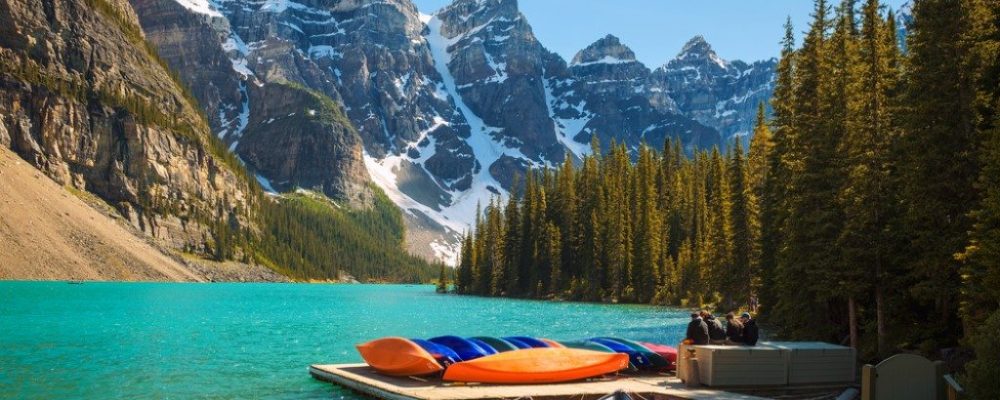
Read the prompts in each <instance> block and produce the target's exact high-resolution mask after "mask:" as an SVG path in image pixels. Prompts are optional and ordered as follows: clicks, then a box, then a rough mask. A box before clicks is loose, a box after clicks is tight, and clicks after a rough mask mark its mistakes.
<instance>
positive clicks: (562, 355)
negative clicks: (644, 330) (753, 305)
mask: <svg viewBox="0 0 1000 400" xmlns="http://www.w3.org/2000/svg"><path fill="white" fill-rule="evenodd" d="M357 349H358V352H359V353H361V357H362V358H364V359H365V362H367V363H368V365H369V366H371V367H372V368H374V369H375V370H376V371H378V372H380V373H382V374H386V375H393V376H421V375H435V374H441V373H442V372H443V379H444V380H446V381H454V382H480V383H497V384H519V383H555V382H568V381H575V380H582V379H587V378H593V377H597V376H602V375H608V374H614V373H617V372H620V371H632V372H637V371H667V370H673V369H674V367H675V366H676V360H677V351H676V349H674V348H673V347H670V346H663V345H657V344H652V343H640V342H634V341H631V340H627V339H621V338H609V337H601V338H592V339H587V340H580V341H568V342H557V341H554V340H550V339H545V338H534V337H528V336H508V337H503V338H498V337H488V336H479V337H468V338H463V337H459V336H439V337H435V338H430V339H427V340H423V339H406V338H400V337H388V338H382V339H377V340H373V341H371V342H367V343H363V344H360V345H358V346H357Z"/></svg>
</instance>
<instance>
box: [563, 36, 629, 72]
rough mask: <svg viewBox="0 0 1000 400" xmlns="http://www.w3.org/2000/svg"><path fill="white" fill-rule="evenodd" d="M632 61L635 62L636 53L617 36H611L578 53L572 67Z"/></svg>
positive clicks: (571, 63)
mask: <svg viewBox="0 0 1000 400" xmlns="http://www.w3.org/2000/svg"><path fill="white" fill-rule="evenodd" d="M632 61H635V53H634V52H633V51H632V49H630V48H629V47H628V46H626V45H624V44H622V42H621V40H619V39H618V37H617V36H615V35H611V34H609V35H607V36H604V37H603V38H600V39H598V40H597V41H596V42H594V43H591V44H590V46H587V48H585V49H583V50H580V51H579V52H577V53H576V55H575V56H574V57H573V61H572V62H570V65H571V66H575V65H581V64H592V63H622V62H632Z"/></svg>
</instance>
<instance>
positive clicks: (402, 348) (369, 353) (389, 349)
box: [356, 337, 444, 376]
mask: <svg viewBox="0 0 1000 400" xmlns="http://www.w3.org/2000/svg"><path fill="white" fill-rule="evenodd" d="M356 347H357V349H358V353H361V358H364V359H365V362H366V363H368V365H369V366H371V367H372V368H375V370H376V371H378V372H380V373H383V374H386V375H395V376H411V375H413V376H416V375H430V374H434V373H437V372H441V370H442V369H444V368H443V367H441V365H440V364H438V363H437V361H436V360H435V359H434V356H432V355H431V353H428V352H427V350H424V349H423V348H422V347H420V345H418V344H416V343H413V342H412V341H410V340H409V339H406V338H401V337H387V338H382V339H376V340H372V341H370V342H368V343H362V344H359V345H357V346H356Z"/></svg>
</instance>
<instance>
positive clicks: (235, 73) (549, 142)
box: [133, 0, 774, 262]
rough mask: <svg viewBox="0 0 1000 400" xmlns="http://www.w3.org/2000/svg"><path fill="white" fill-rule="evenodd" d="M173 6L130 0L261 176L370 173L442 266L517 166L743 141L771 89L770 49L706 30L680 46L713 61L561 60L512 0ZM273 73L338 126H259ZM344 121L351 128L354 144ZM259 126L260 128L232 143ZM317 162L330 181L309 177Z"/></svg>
mask: <svg viewBox="0 0 1000 400" xmlns="http://www.w3.org/2000/svg"><path fill="white" fill-rule="evenodd" d="M176 1H177V2H175V0H151V1H141V2H140V1H136V0H133V3H134V4H135V5H136V8H137V10H139V17H140V20H141V21H143V24H144V29H146V30H148V31H150V32H151V33H150V36H151V37H152V38H153V39H154V41H155V42H157V45H158V47H159V48H160V50H161V51H162V52H163V53H164V54H165V55H166V57H165V58H166V59H167V61H168V62H169V63H171V65H175V64H178V65H180V66H181V67H180V68H178V70H179V71H180V75H181V77H182V79H184V80H185V81H186V82H187V83H188V84H189V85H190V86H191V87H193V88H194V92H195V95H196V97H198V98H199V100H200V101H201V102H202V103H203V104H205V106H204V108H205V109H206V112H207V113H208V114H210V115H212V117H210V118H211V123H212V130H213V132H216V133H217V134H218V135H219V136H220V137H221V138H222V139H223V140H224V141H225V142H226V143H227V145H228V146H229V147H230V148H231V149H232V150H233V151H234V152H235V153H236V154H237V155H239V156H240V157H241V158H243V159H244V160H246V161H248V164H250V165H251V166H252V167H254V169H255V170H256V172H257V173H258V174H259V176H260V179H261V182H262V184H264V185H265V186H269V187H273V188H275V190H277V191H287V190H292V189H295V188H297V187H306V188H315V189H317V190H320V191H324V192H325V193H326V194H327V195H330V196H332V197H335V198H348V199H352V195H353V194H354V193H353V191H354V190H355V189H352V188H358V187H363V184H364V182H368V181H373V182H375V183H376V184H377V185H378V186H379V187H381V188H382V189H383V190H384V191H385V192H386V194H387V195H388V196H389V197H390V198H391V199H392V200H393V201H394V202H395V203H396V204H397V205H398V206H399V207H400V208H401V209H402V210H403V212H404V216H405V217H406V220H407V225H408V227H409V229H411V230H413V231H414V232H415V233H417V234H415V235H409V237H411V238H417V237H420V238H424V239H423V240H421V241H419V242H414V241H411V242H410V249H411V251H415V252H419V253H420V254H422V255H424V256H425V257H428V258H439V259H448V260H449V261H451V262H454V255H455V254H457V250H458V247H457V246H458V238H459V237H460V236H461V232H463V231H465V230H467V229H469V224H470V223H471V222H472V220H473V217H474V214H475V209H476V206H477V205H480V206H483V205H485V204H487V203H488V202H489V201H490V200H491V198H493V197H494V196H499V197H504V196H506V195H507V194H508V193H509V190H510V186H511V184H512V182H513V180H514V179H513V178H514V176H516V175H522V176H523V175H524V173H525V172H526V171H527V170H528V169H530V168H539V167H543V166H552V165H554V164H557V163H560V162H562V161H563V159H564V157H565V156H566V155H567V154H568V155H569V156H570V157H572V158H577V159H578V158H579V157H581V156H583V155H585V154H588V153H589V152H590V151H591V146H590V141H591V137H592V136H596V137H597V138H598V141H599V142H600V144H601V145H602V147H603V148H606V147H607V146H608V145H609V144H610V143H611V141H612V140H614V141H615V142H618V143H625V144H626V145H627V146H628V147H629V148H630V149H635V148H636V147H637V146H638V145H639V144H640V143H642V142H645V143H648V144H651V145H653V146H659V145H661V144H662V143H663V141H664V140H665V139H666V138H667V137H672V138H677V139H678V140H680V141H681V142H682V143H683V144H684V145H685V147H686V148H687V149H688V151H692V150H693V149H695V148H708V147H712V146H724V145H725V144H726V143H728V141H729V140H731V139H732V138H733V137H746V136H747V135H748V133H749V131H750V130H749V129H750V127H751V125H752V118H753V112H754V111H755V107H756V104H757V102H758V101H761V100H766V98H767V97H768V96H769V95H770V91H771V90H772V88H773V81H772V79H771V75H773V68H774V62H773V61H762V62H755V63H752V64H746V63H743V62H741V61H732V62H728V61H724V60H722V59H721V58H719V57H718V56H717V55H715V54H714V52H712V51H711V48H710V45H708V44H707V42H706V41H704V38H701V37H696V39H700V40H699V41H696V42H695V43H694V44H697V45H698V46H695V47H697V48H695V47H692V48H690V49H687V50H688V52H689V53H690V54H695V53H696V51H695V50H702V49H701V47H706V48H707V51H708V52H709V53H708V54H709V55H708V56H706V57H708V59H709V60H711V61H713V63H705V62H701V63H696V61H698V60H697V59H696V58H698V57H693V58H692V59H690V60H686V63H681V62H679V61H677V60H676V59H675V60H670V61H668V62H667V63H665V64H664V65H662V66H659V67H656V68H654V69H650V68H649V67H647V66H645V65H644V64H642V63H641V62H639V61H638V60H635V56H634V53H633V52H632V50H631V49H629V48H628V46H627V45H626V44H623V43H621V41H620V40H619V39H618V38H617V37H615V36H613V35H606V36H603V37H601V38H599V39H598V40H597V41H595V42H594V43H593V44H592V45H590V46H588V47H587V48H586V49H581V51H580V53H579V54H577V55H576V56H574V57H573V59H571V60H569V61H567V60H566V59H564V58H563V57H562V56H560V55H558V54H556V53H553V52H551V51H549V50H548V49H546V48H545V46H544V45H543V44H542V43H540V42H539V40H538V39H537V38H536V37H535V36H534V34H533V32H532V28H531V25H530V23H529V21H528V20H527V18H525V16H524V15H523V14H521V13H520V11H519V9H518V3H517V1H516V0H456V1H454V2H452V3H451V4H449V5H447V6H445V7H443V8H442V9H440V10H437V11H436V12H435V13H434V14H433V15H426V14H424V15H421V14H420V13H419V11H418V10H417V8H416V7H415V6H414V5H413V3H412V2H411V1H409V0H386V1H366V0H357V1H354V0H352V1H347V0H343V1H341V0H313V1H303V2H292V1H278V2H264V3H257V2H251V1H247V0H213V1H208V0H176ZM166 3H173V6H174V7H173V8H177V9H182V10H186V11H185V12H178V11H177V10H174V11H173V12H171V13H169V15H164V14H157V13H155V12H153V11H155V8H156V7H154V6H152V5H150V4H154V5H155V4H159V5H160V7H162V8H167V7H168V6H169V5H168V4H166ZM177 5H179V7H178V6H177ZM192 21H195V22H197V21H200V22H198V23H199V24H201V25H202V27H201V28H199V29H198V30H197V32H196V31H195V30H189V32H191V33H187V34H178V33H177V32H176V31H177V29H176V28H175V27H183V26H187V25H197V24H195V23H193V22H192ZM198 32H200V33H198ZM206 32H207V33H206ZM196 33H197V34H196ZM213 37H214V39H213ZM198 39H200V40H203V41H209V39H211V41H214V42H215V44H213V45H211V46H208V47H212V49H207V50H204V51H206V52H215V53H217V54H216V55H207V54H187V53H185V52H182V51H174V52H171V51H164V50H170V49H171V48H174V49H179V48H183V49H186V50H187V49H197V47H196V46H185V44H186V43H188V42H191V41H194V40H198ZM691 43H692V42H689V44H691ZM219 49H221V50H219ZM588 49H589V50H588ZM188 51H189V52H190V50H188ZM702 52H704V51H702ZM195 53H197V51H196V52H195ZM591 53H593V54H591ZM171 54H172V55H171ZM219 54H222V56H220V55H219ZM680 54H685V52H684V49H682V52H681V53H680ZM198 57H204V58H205V59H207V60H213V62H212V63H211V65H212V66H213V68H214V71H216V72H218V73H219V74H221V75H225V76H222V77H217V78H206V76H208V75H212V74H213V73H215V72H209V71H204V70H202V71H192V70H191V68H184V60H182V58H187V59H194V58H198ZM702 58H705V57H702ZM223 59H229V61H230V62H229V64H228V65H227V64H226V63H224V62H222V61H221V60H223ZM584 60H585V61H584ZM682 61H685V60H682ZM671 63H674V64H673V65H672V64H671ZM278 81H288V82H293V83H295V84H297V85H301V86H303V87H306V88H309V89H310V90H315V91H316V92H318V93H320V94H322V95H323V96H325V97H328V98H330V99H331V100H333V101H334V102H335V103H338V104H341V105H342V106H343V111H344V114H345V116H346V117H347V118H346V120H347V121H349V123H341V124H339V125H340V126H342V127H343V129H344V133H341V134H337V135H325V134H324V135H319V136H317V135H316V134H312V133H304V132H309V131H310V129H308V128H306V127H293V128H295V129H289V128H288V127H287V126H286V125H274V128H273V129H272V132H271V133H267V134H263V133H261V132H260V131H261V129H262V128H261V126H260V124H259V122H260V121H268V120H271V118H274V120H273V122H272V123H273V124H285V122H283V120H284V119H286V118H284V117H283V116H282V115H273V116H270V117H268V118H262V117H259V116H257V115H256V114H258V113H259V111H258V110H259V109H260V107H261V105H260V104H255V103H257V102H265V103H266V102H267V101H269V100H267V97H266V96H263V97H262V96H259V95H255V94H254V93H255V92H261V89H260V88H261V87H264V86H268V85H273V84H275V82H278ZM253 99H262V100H259V101H255V100H253ZM294 107H299V108H304V107H301V106H293V108H294ZM288 111H289V114H290V113H291V112H292V110H291V109H289V110H288ZM248 121H249V122H248ZM252 121H257V123H251V122H252ZM351 126H353V127H354V128H355V129H354V130H355V131H356V132H357V136H356V137H357V138H359V139H351V138H352V137H354V136H353V135H351V134H350V133H349V131H350V130H351V129H350V128H351ZM301 129H306V131H303V132H300V130H301ZM324 129H325V128H324ZM313 130H315V128H314V129H313ZM255 134H256V135H260V134H263V135H265V136H266V137H267V138H268V139H266V140H263V141H262V143H263V145H254V146H251V145H248V143H252V142H248V141H247V140H245V139H244V140H241V138H243V137H244V135H249V137H252V136H254V135H255ZM283 134H296V135H312V137H322V138H328V139H324V140H327V141H330V140H333V141H334V143H343V144H339V145H335V146H331V147H330V148H331V150H330V151H333V152H336V154H343V155H344V156H333V157H330V158H329V159H328V160H326V161H321V160H320V158H321V157H322V156H321V154H312V155H309V154H306V153H303V152H301V151H299V152H280V151H274V149H276V148H280V147H281V146H282V145H280V143H282V140H284V139H280V138H279V137H280V136H281V135H283ZM334 138H337V139H334ZM258 142H261V141H258ZM359 149H360V151H359ZM288 153H293V154H288ZM352 154H353V155H352ZM291 157H296V158H295V159H293V160H290V159H289V158H291ZM265 159H267V160H270V162H269V163H266V164H264V163H261V162H260V161H259V160H265ZM278 166H282V167H281V168H278ZM295 166H298V167H295ZM359 166H363V167H364V169H363V170H362V169H361V168H359ZM317 169H322V171H316V170H317ZM288 171H298V172H296V173H289V172H288ZM334 171H351V172H349V173H344V174H339V175H338V174H336V173H335V172H334ZM317 172H320V173H319V175H320V176H322V177H323V178H322V179H320V180H319V181H320V182H326V183H324V184H316V183H314V182H311V181H309V180H308V179H305V177H306V176H314V175H317ZM357 197H359V198H355V199H352V201H354V202H355V203H363V202H364V201H363V199H364V198H366V196H357ZM428 238H436V239H428ZM428 240H430V241H429V242H428ZM428 249H431V250H428Z"/></svg>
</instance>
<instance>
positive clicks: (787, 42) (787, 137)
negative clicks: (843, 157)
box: [751, 17, 797, 320]
mask: <svg viewBox="0 0 1000 400" xmlns="http://www.w3.org/2000/svg"><path fill="white" fill-rule="evenodd" d="M781 46H782V49H781V60H780V61H778V67H777V71H776V75H777V76H776V77H775V87H774V95H773V96H772V97H771V108H772V109H773V110H774V121H773V124H774V137H773V139H772V148H771V151H770V152H769V153H768V154H767V166H768V168H767V169H768V173H767V175H766V176H765V177H764V189H763V193H762V195H761V198H760V215H761V218H760V225H761V227H760V230H761V235H760V236H761V239H760V276H761V293H760V296H759V297H760V298H761V299H763V304H764V307H763V309H762V311H763V312H764V314H765V316H766V315H768V314H769V312H770V311H771V308H773V305H774V303H775V302H776V301H777V299H778V292H777V289H778V286H779V284H778V282H777V279H778V278H777V273H778V268H777V264H778V253H779V251H780V246H781V243H782V241H783V239H784V234H783V232H782V227H783V226H784V224H785V219H786V218H787V206H786V201H787V191H788V186H787V185H788V181H789V179H790V176H791V168H790V167H791V163H792V154H791V151H792V148H793V145H794V143H795V142H796V140H795V137H796V135H795V125H796V122H795V107H794V106H795V77H794V74H795V60H796V59H797V55H796V52H795V37H794V33H793V30H792V20H791V17H789V18H788V19H787V20H786V22H785V36H784V38H783V39H782V41H781ZM759 122H760V120H758V123H759ZM751 150H752V148H751ZM772 315H773V314H772ZM775 317H776V319H777V320H780V317H779V316H775Z"/></svg>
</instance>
